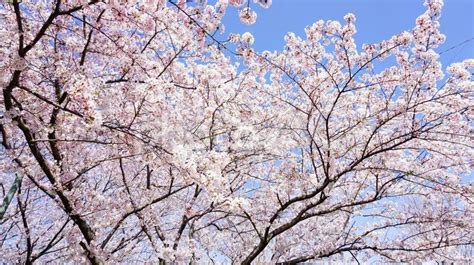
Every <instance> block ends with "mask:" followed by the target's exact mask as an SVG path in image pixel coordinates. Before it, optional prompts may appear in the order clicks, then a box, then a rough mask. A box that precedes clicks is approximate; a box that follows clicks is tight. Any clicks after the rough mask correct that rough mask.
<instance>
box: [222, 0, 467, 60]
mask: <svg viewBox="0 0 474 265" xmlns="http://www.w3.org/2000/svg"><path fill="white" fill-rule="evenodd" d="M251 7H252V8H254V9H255V10H256V11H257V14H258V18H257V22H256V23H255V24H253V25H250V26H247V25H244V24H242V23H240V22H239V19H238V11H237V10H236V9H233V8H230V9H229V10H228V14H226V16H225V18H224V25H225V27H226V33H230V32H237V33H243V32H246V31H249V32H251V33H252V34H253V35H254V37H255V44H254V48H255V49H256V50H258V51H263V50H281V49H282V47H283V45H284V41H283V37H284V35H285V34H286V33H287V32H290V31H292V32H295V33H296V34H297V35H300V36H304V28H305V27H306V26H307V25H310V24H312V23H314V22H316V21H317V20H319V19H323V20H328V19H332V20H338V21H343V16H344V15H345V14H347V13H349V12H351V13H354V14H355V15H356V17H357V21H356V26H357V31H358V32H357V34H356V36H355V38H356V42H357V44H358V47H360V46H361V45H362V43H373V42H379V41H381V40H384V39H388V38H390V37H391V36H392V35H394V34H396V33H399V32H400V31H403V30H409V29H411V28H413V26H414V24H415V19H416V18H417V17H418V16H419V15H420V14H422V13H423V12H424V11H425V7H424V6H423V0H273V4H272V6H271V7H270V8H269V9H262V8H260V7H259V6H258V5H256V4H253V1H252V0H251ZM441 31H442V32H443V33H444V34H445V35H446V36H447V40H446V42H445V44H444V45H443V46H442V47H440V48H439V49H438V51H443V50H446V49H448V48H450V47H452V46H455V45H457V44H460V43H462V42H463V41H466V40H468V39H472V38H474V0H445V6H444V9H443V13H442V17H441ZM466 58H474V40H471V41H469V42H467V43H465V44H463V45H460V46H459V47H457V48H455V49H452V50H450V51H449V52H446V53H444V54H443V55H442V56H441V60H442V63H443V65H444V66H446V65H448V64H450V63H452V62H455V61H460V60H463V59H466Z"/></svg>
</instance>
